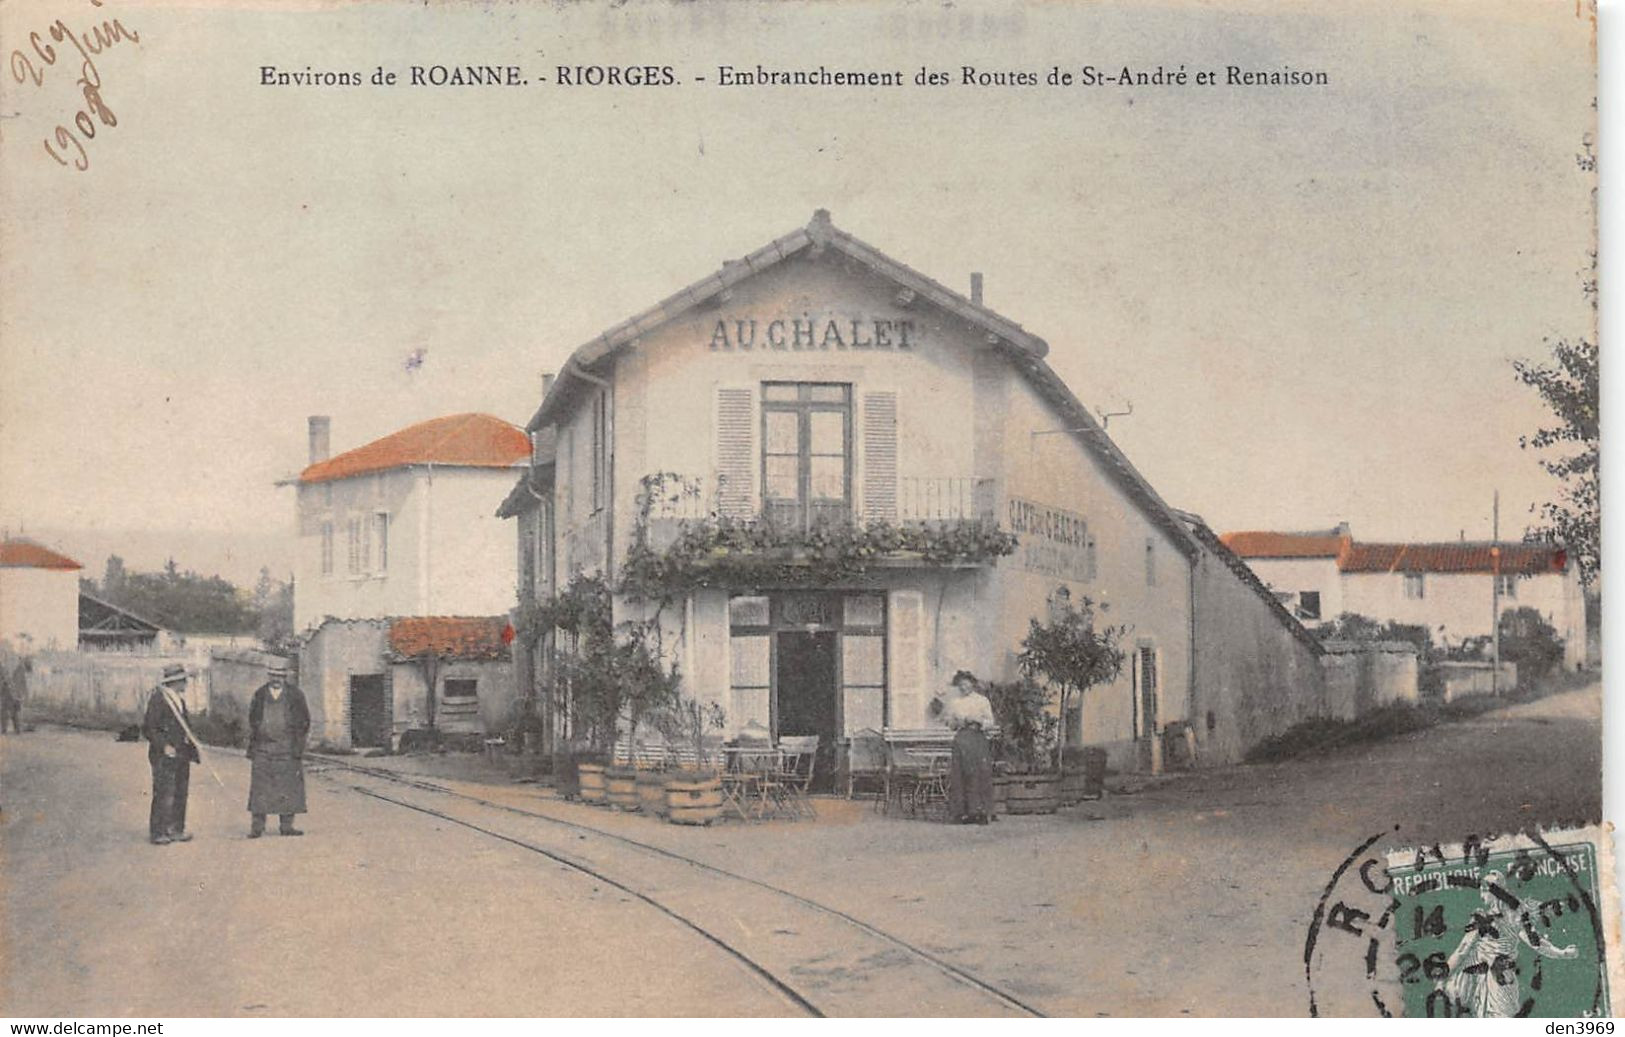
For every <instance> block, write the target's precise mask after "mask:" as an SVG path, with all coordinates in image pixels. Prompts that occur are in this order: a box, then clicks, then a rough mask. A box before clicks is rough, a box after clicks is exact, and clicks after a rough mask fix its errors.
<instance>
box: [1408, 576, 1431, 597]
mask: <svg viewBox="0 0 1625 1037" xmlns="http://www.w3.org/2000/svg"><path fill="white" fill-rule="evenodd" d="M1426 596H1427V586H1426V584H1424V583H1423V582H1422V574H1421V573H1406V574H1405V597H1407V598H1410V599H1412V600H1420V599H1422V598H1424V597H1426Z"/></svg>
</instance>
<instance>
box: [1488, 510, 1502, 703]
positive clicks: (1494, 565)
mask: <svg viewBox="0 0 1625 1037" xmlns="http://www.w3.org/2000/svg"><path fill="white" fill-rule="evenodd" d="M1490 521H1491V523H1492V525H1491V527H1490V528H1491V530H1492V533H1491V536H1492V538H1493V540H1494V543H1493V544H1492V545H1491V546H1490V571H1491V573H1492V575H1491V577H1490V645H1491V646H1492V647H1491V652H1492V656H1491V665H1493V666H1494V667H1495V668H1494V669H1493V670H1491V671H1490V692H1491V694H1494V695H1499V694H1501V491H1500V490H1496V491H1495V506H1494V508H1493V518H1492V519H1491V520H1490Z"/></svg>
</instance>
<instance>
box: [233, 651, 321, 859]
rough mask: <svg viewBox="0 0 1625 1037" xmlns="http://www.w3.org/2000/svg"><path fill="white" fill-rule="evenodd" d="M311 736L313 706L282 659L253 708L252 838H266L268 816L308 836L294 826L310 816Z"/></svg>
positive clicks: (272, 666) (288, 831)
mask: <svg viewBox="0 0 1625 1037" xmlns="http://www.w3.org/2000/svg"><path fill="white" fill-rule="evenodd" d="M309 736H310V708H309V707H308V706H307V705H306V704H305V696H304V693H303V692H301V691H300V690H299V689H298V688H297V687H295V686H294V685H292V684H289V683H288V667H287V664H286V663H284V662H282V661H281V660H280V659H278V660H275V661H273V662H271V663H269V664H268V665H267V666H266V668H265V683H264V684H262V685H260V686H259V688H258V690H256V691H255V692H254V698H253V701H252V702H250V703H249V705H248V758H249V759H250V760H252V761H253V774H252V776H251V779H250V784H249V788H248V812H249V813H250V814H252V815H253V818H254V820H253V824H252V825H251V826H250V828H249V830H248V837H249V838H250V839H258V838H259V837H260V836H262V835H264V834H265V816H266V815H267V814H276V815H277V817H278V820H280V821H281V827H280V829H279V831H280V832H281V834H283V835H304V834H305V833H303V832H301V831H300V830H299V829H297V828H295V827H294V826H293V818H294V815H295V814H303V813H304V812H305V772H304V767H303V759H304V755H305V740H306V739H307V738H308V737H309Z"/></svg>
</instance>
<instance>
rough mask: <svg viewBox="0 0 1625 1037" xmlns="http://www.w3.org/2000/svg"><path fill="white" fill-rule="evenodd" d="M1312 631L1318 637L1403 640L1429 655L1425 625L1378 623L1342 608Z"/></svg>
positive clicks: (1428, 633) (1430, 647) (1430, 643)
mask: <svg viewBox="0 0 1625 1037" xmlns="http://www.w3.org/2000/svg"><path fill="white" fill-rule="evenodd" d="M1314 634H1315V636H1316V637H1317V638H1319V639H1320V640H1322V641H1405V642H1409V643H1410V644H1413V645H1415V646H1416V652H1417V654H1418V656H1420V657H1421V658H1422V659H1424V660H1425V659H1428V658H1431V657H1432V655H1433V632H1432V631H1430V630H1429V629H1428V628H1427V627H1426V626H1423V625H1422V624H1420V623H1397V622H1395V621H1393V620H1389V621H1388V622H1386V623H1378V622H1377V621H1376V620H1374V619H1372V618H1371V617H1370V616H1362V615H1360V614H1359V613H1358V612H1344V613H1342V614H1340V615H1339V616H1338V617H1337V618H1336V619H1334V620H1332V621H1331V622H1329V623H1322V624H1321V625H1320V626H1318V627H1316V628H1315V630H1314Z"/></svg>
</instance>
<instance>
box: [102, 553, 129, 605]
mask: <svg viewBox="0 0 1625 1037" xmlns="http://www.w3.org/2000/svg"><path fill="white" fill-rule="evenodd" d="M128 576H129V574H128V573H127V572H126V571H125V569H124V559H122V558H120V557H119V556H118V555H108V556H107V567H106V568H105V569H103V570H102V588H101V590H102V593H103V594H104V595H106V596H107V600H109V601H117V600H118V598H119V596H120V595H122V594H123V593H124V581H125V580H126V579H127V578H128Z"/></svg>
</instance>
